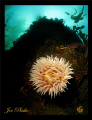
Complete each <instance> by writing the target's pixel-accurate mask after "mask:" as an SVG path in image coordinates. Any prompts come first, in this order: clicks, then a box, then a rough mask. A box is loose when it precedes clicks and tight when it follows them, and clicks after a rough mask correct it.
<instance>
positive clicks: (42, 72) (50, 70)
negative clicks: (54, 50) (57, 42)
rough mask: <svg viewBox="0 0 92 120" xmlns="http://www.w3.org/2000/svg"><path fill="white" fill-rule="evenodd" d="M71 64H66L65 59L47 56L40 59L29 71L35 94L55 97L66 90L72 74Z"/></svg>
mask: <svg viewBox="0 0 92 120" xmlns="http://www.w3.org/2000/svg"><path fill="white" fill-rule="evenodd" d="M72 70H73V68H71V64H70V63H69V61H68V62H66V59H65V58H63V57H61V58H60V59H59V58H58V57H53V55H51V56H47V57H40V58H38V59H37V60H36V62H35V63H34V64H33V66H32V69H31V71H30V76H31V77H30V80H29V81H32V85H33V86H35V88H34V89H37V92H38V93H39V92H40V93H41V95H44V94H46V93H48V94H49V95H51V98H52V96H54V97H55V96H56V95H57V94H58V93H59V94H60V92H65V88H67V83H69V81H68V79H71V78H72V76H71V75H70V74H73V73H74V72H73V71H72Z"/></svg>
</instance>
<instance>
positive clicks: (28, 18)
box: [5, 5, 88, 50]
mask: <svg viewBox="0 0 92 120" xmlns="http://www.w3.org/2000/svg"><path fill="white" fill-rule="evenodd" d="M83 6H84V7H83ZM81 13H82V14H81ZM79 14H81V15H80V16H79V18H78V15H79ZM39 16H41V17H43V16H46V17H47V18H48V19H50V18H53V19H55V18H58V19H64V21H65V23H64V24H65V25H67V26H69V27H70V28H71V29H73V26H74V25H75V26H78V27H81V26H85V27H84V28H83V29H82V32H83V33H85V34H87V35H88V5H6V6H5V25H6V26H5V49H6V50H9V49H10V48H11V47H13V41H15V40H16V39H17V38H19V37H20V36H21V35H22V34H24V33H25V32H26V30H27V29H28V28H29V26H30V25H31V24H32V22H33V21H36V20H38V18H39ZM76 17H77V18H76ZM72 18H76V19H77V20H75V19H72Z"/></svg>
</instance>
